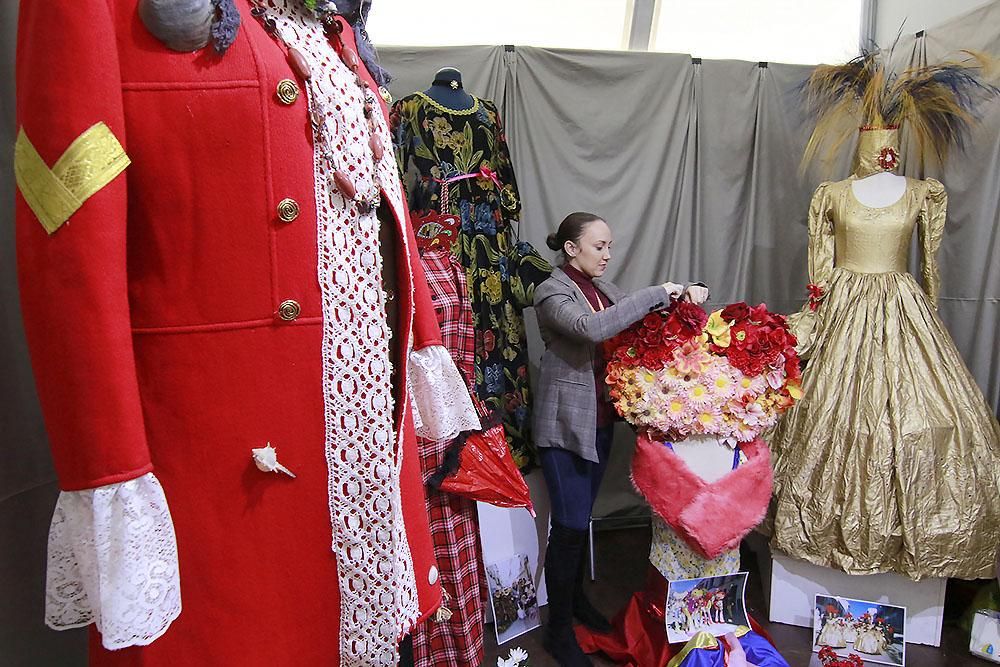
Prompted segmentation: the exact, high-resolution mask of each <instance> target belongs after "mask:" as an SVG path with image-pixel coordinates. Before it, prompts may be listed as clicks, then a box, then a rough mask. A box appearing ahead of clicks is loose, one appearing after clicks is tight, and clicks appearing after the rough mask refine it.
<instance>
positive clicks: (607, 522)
mask: <svg viewBox="0 0 1000 667" xmlns="http://www.w3.org/2000/svg"><path fill="white" fill-rule="evenodd" d="M598 521H599V522H600V523H601V528H600V531H601V532H604V531H609V530H624V529H626V528H642V527H644V526H649V525H650V521H651V515H650V514H649V510H648V508H647V510H646V511H645V512H644V513H643V514H629V515H614V514H610V515H608V516H592V517H590V523H589V524H588V526H587V553H588V557H589V558H590V580H591V581H597V559H596V557H595V556H594V524H595V523H596V522H598Z"/></svg>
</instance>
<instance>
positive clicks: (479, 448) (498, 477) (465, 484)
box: [427, 401, 535, 517]
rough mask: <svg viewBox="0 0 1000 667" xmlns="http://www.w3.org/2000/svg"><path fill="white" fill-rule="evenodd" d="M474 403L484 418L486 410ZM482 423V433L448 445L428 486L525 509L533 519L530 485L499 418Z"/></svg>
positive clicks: (491, 502)
mask: <svg viewBox="0 0 1000 667" xmlns="http://www.w3.org/2000/svg"><path fill="white" fill-rule="evenodd" d="M475 403H476V407H477V409H478V410H479V412H480V415H481V416H482V415H483V413H484V412H485V409H484V408H483V407H482V405H481V404H480V403H479V401H475ZM480 421H481V422H482V425H483V430H482V431H473V432H470V431H466V432H464V433H462V434H460V435H459V436H458V437H457V438H455V440H454V441H453V442H452V443H451V444H450V445H449V446H448V451H447V452H446V453H445V460H444V463H442V464H441V466H440V467H439V468H438V470H437V472H435V473H434V474H433V475H432V476H431V478H430V480H428V482H427V483H428V485H429V486H431V487H432V488H436V489H439V490H440V491H445V492H447V493H454V494H456V495H459V496H465V497H466V498H471V499H472V500H478V501H481V502H484V503H488V504H490V505H496V506H497V507H525V508H527V510H528V512H530V513H531V516H532V517H534V516H535V509H534V507H533V506H532V504H531V494H530V493H529V492H528V485H527V484H526V483H525V482H524V477H523V476H521V471H520V470H518V469H517V465H516V464H515V463H514V457H513V456H511V453H510V448H509V447H508V445H507V438H506V437H505V436H504V431H503V424H502V423H501V420H500V417H499V415H498V414H493V415H488V416H483V417H482V419H481V420H480Z"/></svg>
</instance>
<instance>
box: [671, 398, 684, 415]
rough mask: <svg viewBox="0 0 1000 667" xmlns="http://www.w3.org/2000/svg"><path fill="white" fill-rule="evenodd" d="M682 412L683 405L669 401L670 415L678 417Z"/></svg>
mask: <svg viewBox="0 0 1000 667" xmlns="http://www.w3.org/2000/svg"><path fill="white" fill-rule="evenodd" d="M682 412H684V404H683V403H681V402H680V401H670V414H672V415H679V414H680V413H682Z"/></svg>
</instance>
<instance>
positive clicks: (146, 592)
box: [45, 473, 181, 650]
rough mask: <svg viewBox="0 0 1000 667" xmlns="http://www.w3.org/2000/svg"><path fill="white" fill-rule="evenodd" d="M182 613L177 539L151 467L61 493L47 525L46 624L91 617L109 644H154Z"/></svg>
mask: <svg viewBox="0 0 1000 667" xmlns="http://www.w3.org/2000/svg"><path fill="white" fill-rule="evenodd" d="M180 613H181V590H180V577H179V573H178V569H177V539H176V538H175V537H174V525H173V522H172V521H171V519H170V510H169V509H168V508H167V499H166V497H164V495H163V487H161V486H160V482H159V481H157V479H156V477H154V476H153V473H147V474H145V475H143V476H142V477H138V478H136V479H132V480H129V481H127V482H120V483H118V484H109V485H107V486H101V487H98V488H96V489H87V490H84V491H63V492H62V493H60V494H59V500H58V501H57V502H56V509H55V513H54V514H53V515H52V525H51V527H50V528H49V557H48V574H47V577H46V582H45V623H46V625H48V626H49V627H50V628H52V629H54V630H67V629H69V628H78V627H82V626H85V625H89V624H90V623H94V624H95V625H97V629H98V630H99V631H100V633H101V643H102V644H103V645H104V648H106V649H109V650H113V649H119V648H125V647H126V646H144V645H146V644H149V643H151V642H152V641H153V640H155V639H156V638H157V637H160V636H161V635H162V634H163V633H164V632H166V631H167V627H168V626H169V625H170V623H172V622H173V620H174V619H175V618H177V616H178V615H179V614H180Z"/></svg>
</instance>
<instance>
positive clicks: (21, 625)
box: [0, 0, 1000, 667]
mask: <svg viewBox="0 0 1000 667" xmlns="http://www.w3.org/2000/svg"><path fill="white" fill-rule="evenodd" d="M15 4H16V3H14V2H12V1H10V0H4V1H3V2H0V149H2V151H3V155H4V157H3V159H0V253H2V255H0V295H2V301H0V308H2V310H0V369H2V373H0V433H2V436H0V442H2V443H3V446H2V450H0V454H2V456H3V458H2V460H3V463H2V464H0V665H3V666H4V667H6V666H8V665H67V666H70V665H82V664H85V662H86V657H85V648H84V643H85V633H84V631H72V632H63V633H55V632H51V631H48V630H47V629H46V628H45V627H44V625H43V623H42V609H43V603H44V563H45V540H46V533H47V530H48V521H49V518H50V516H51V511H52V508H53V506H54V503H55V497H56V494H57V488H56V484H55V477H54V473H53V471H52V465H51V460H50V458H49V454H48V448H47V444H46V441H45V431H44V426H43V424H42V420H41V415H40V411H39V408H38V404H37V399H36V397H35V392H34V384H33V380H32V376H31V371H30V366H29V362H28V357H27V351H26V346H25V342H24V336H23V332H22V329H21V322H20V314H19V306H18V297H17V284H16V278H15V273H14V248H13V224H12V221H11V218H12V216H13V213H12V211H13V197H14V194H13V193H14V179H13V173H12V169H11V159H10V157H9V156H11V155H12V154H13V141H14V136H15V134H16V127H15V124H14V104H13V101H14V83H13V69H14V68H13V63H14V37H15V25H16V20H15V18H16V6H15ZM959 48H971V49H980V50H985V51H988V52H992V53H995V54H996V53H1000V2H994V3H991V4H989V5H986V6H984V7H983V8H981V9H979V10H976V11H974V12H973V13H971V14H970V15H968V16H965V17H962V18H960V19H957V20H956V21H954V22H952V23H949V24H946V25H944V26H941V27H939V28H936V29H933V30H929V31H928V32H927V34H926V35H924V36H922V37H920V38H910V39H906V40H902V42H901V43H900V44H899V45H898V46H897V49H896V59H897V60H899V62H900V63H902V64H906V63H911V62H912V63H920V62H932V61H934V60H937V59H939V58H940V57H942V56H943V55H944V54H946V53H950V52H954V51H955V50H956V49H959ZM381 57H382V60H383V63H384V64H385V65H386V66H387V67H388V68H389V69H390V71H392V72H394V74H395V76H396V79H395V81H394V83H393V85H392V91H393V94H394V95H395V96H396V97H397V98H398V97H401V96H402V95H405V94H407V93H409V92H411V91H414V90H423V89H425V88H427V86H428V85H429V83H430V81H431V80H432V79H433V75H434V72H435V71H436V70H437V69H438V68H440V67H444V66H456V67H458V68H459V69H461V70H462V72H463V75H464V81H465V86H466V88H467V89H468V90H469V91H470V92H473V93H475V94H477V95H480V96H482V97H486V98H490V99H493V100H494V101H496V102H497V104H498V105H499V107H500V109H501V111H502V113H503V116H504V118H505V121H506V123H507V134H508V138H509V141H510V143H511V151H512V154H513V158H514V165H515V167H516V169H517V175H518V184H519V186H520V191H521V197H522V199H523V202H524V214H523V221H522V224H521V237H522V238H523V239H525V240H527V241H530V242H531V243H532V244H534V245H535V246H536V247H538V248H539V249H540V250H542V251H543V252H545V253H548V251H547V249H546V248H545V244H544V238H545V236H546V234H547V233H548V232H549V231H550V230H551V229H553V228H554V226H555V225H556V224H558V222H559V221H560V220H561V219H562V218H563V217H564V216H565V215H566V214H567V213H569V212H571V211H575V210H589V211H593V212H595V213H598V214H600V215H602V216H604V217H605V218H606V219H607V220H608V221H609V223H610V224H611V226H612V228H613V229H614V231H615V235H616V239H617V240H616V243H615V247H614V258H613V260H612V263H611V265H610V269H609V277H610V278H611V279H612V280H614V281H615V282H617V283H618V284H619V285H620V286H622V287H624V288H638V287H642V286H645V285H649V284H653V283H658V282H662V281H663V280H667V279H670V280H674V281H684V280H702V281H704V282H706V283H707V284H709V285H710V286H711V288H712V297H713V303H712V305H715V304H722V303H726V302H730V301H735V300H747V301H750V302H759V301H766V302H767V303H768V304H769V306H770V307H771V308H773V309H776V310H779V311H783V312H791V311H793V310H796V309H797V308H799V307H800V306H801V304H802V302H803V300H804V295H805V286H806V283H807V277H806V250H805V249H806V208H807V205H808V202H809V198H810V195H811V193H812V191H813V190H814V189H815V187H816V185H817V184H818V183H819V181H820V180H822V178H821V176H820V175H818V174H809V175H807V176H805V177H800V176H799V174H798V171H797V170H798V162H799V157H800V156H801V154H802V149H803V146H804V143H805V140H806V138H807V136H808V133H809V127H808V125H807V124H806V122H805V119H804V118H802V116H801V114H800V111H799V104H798V100H797V97H796V95H795V93H794V89H795V87H796V86H797V85H798V84H799V83H800V82H801V81H802V80H803V79H804V78H805V77H806V76H807V75H808V73H809V68H808V67H803V66H792V65H780V64H774V63H771V64H767V65H761V64H758V63H748V62H740V61H704V62H702V63H699V62H697V61H693V60H692V59H691V58H690V57H689V56H686V55H670V54H652V53H630V52H593V51H568V50H546V49H538V48H527V47H517V48H511V47H503V46H496V47H455V48H433V49H408V48H399V47H396V48H391V49H390V48H384V49H382V50H381ZM848 166H849V162H848V158H847V156H845V157H844V159H842V160H841V161H840V163H839V164H838V165H835V166H834V168H833V169H832V170H831V173H829V174H827V175H826V178H828V179H839V178H843V177H845V176H846V175H847V173H848V171H847V169H848ZM906 173H907V175H911V176H923V175H924V174H923V173H921V172H920V169H919V166H918V165H915V164H914V163H913V161H912V160H911V161H908V162H907V164H906ZM926 175H931V176H935V177H937V178H940V179H941V180H942V181H943V182H944V184H945V186H946V187H947V189H948V192H949V195H950V202H949V215H948V226H947V228H946V232H945V239H944V244H943V247H942V250H941V253H940V255H939V260H940V263H941V267H942V277H943V290H942V300H941V306H940V312H941V316H942V318H943V319H944V321H945V323H946V324H947V325H948V327H949V329H950V330H951V332H952V334H953V336H954V338H955V341H956V343H957V344H958V347H959V349H960V350H961V352H962V354H963V355H964V357H965V359H966V361H967V363H968V364H969V366H970V368H971V369H972V371H973V374H974V375H975V376H976V379H977V380H978V381H979V384H980V386H981V387H982V388H983V390H984V392H985V393H986V395H987V400H988V401H989V403H990V404H991V405H992V406H994V407H996V406H997V405H1000V351H998V349H997V343H996V336H997V332H998V331H1000V266H998V264H997V263H996V262H991V258H993V257H996V256H1000V255H998V253H1000V231H998V230H1000V224H998V223H1000V188H998V183H1000V104H993V105H992V106H991V108H990V109H989V110H987V113H986V115H985V117H984V121H983V125H982V127H981V128H980V129H979V130H977V133H976V138H975V140H974V141H973V142H972V144H971V146H970V148H969V150H968V151H967V152H966V153H965V154H956V155H954V156H953V158H952V159H951V160H950V162H949V164H948V165H947V167H946V168H945V169H943V170H937V171H928V172H927V174H926ZM528 321H529V322H528V327H529V336H530V337H531V342H532V357H533V359H537V358H538V357H539V355H540V353H541V348H540V345H539V341H538V337H537V332H536V329H535V327H534V322H533V316H532V315H531V313H530V312H529V314H528ZM622 435H623V437H622V438H621V442H620V444H621V447H619V448H618V450H617V452H618V453H616V455H615V457H614V458H613V460H612V467H611V469H610V470H609V473H608V475H609V477H608V482H607V485H606V486H607V491H606V493H604V494H603V495H602V498H601V499H600V501H599V507H598V509H597V514H602V513H606V512H608V511H611V510H613V509H616V508H619V507H621V506H622V505H623V504H628V503H633V502H634V496H632V495H631V493H630V492H629V489H628V484H627V481H626V473H627V468H628V462H629V451H628V450H629V444H628V438H627V435H626V434H625V433H623V434H622Z"/></svg>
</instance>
